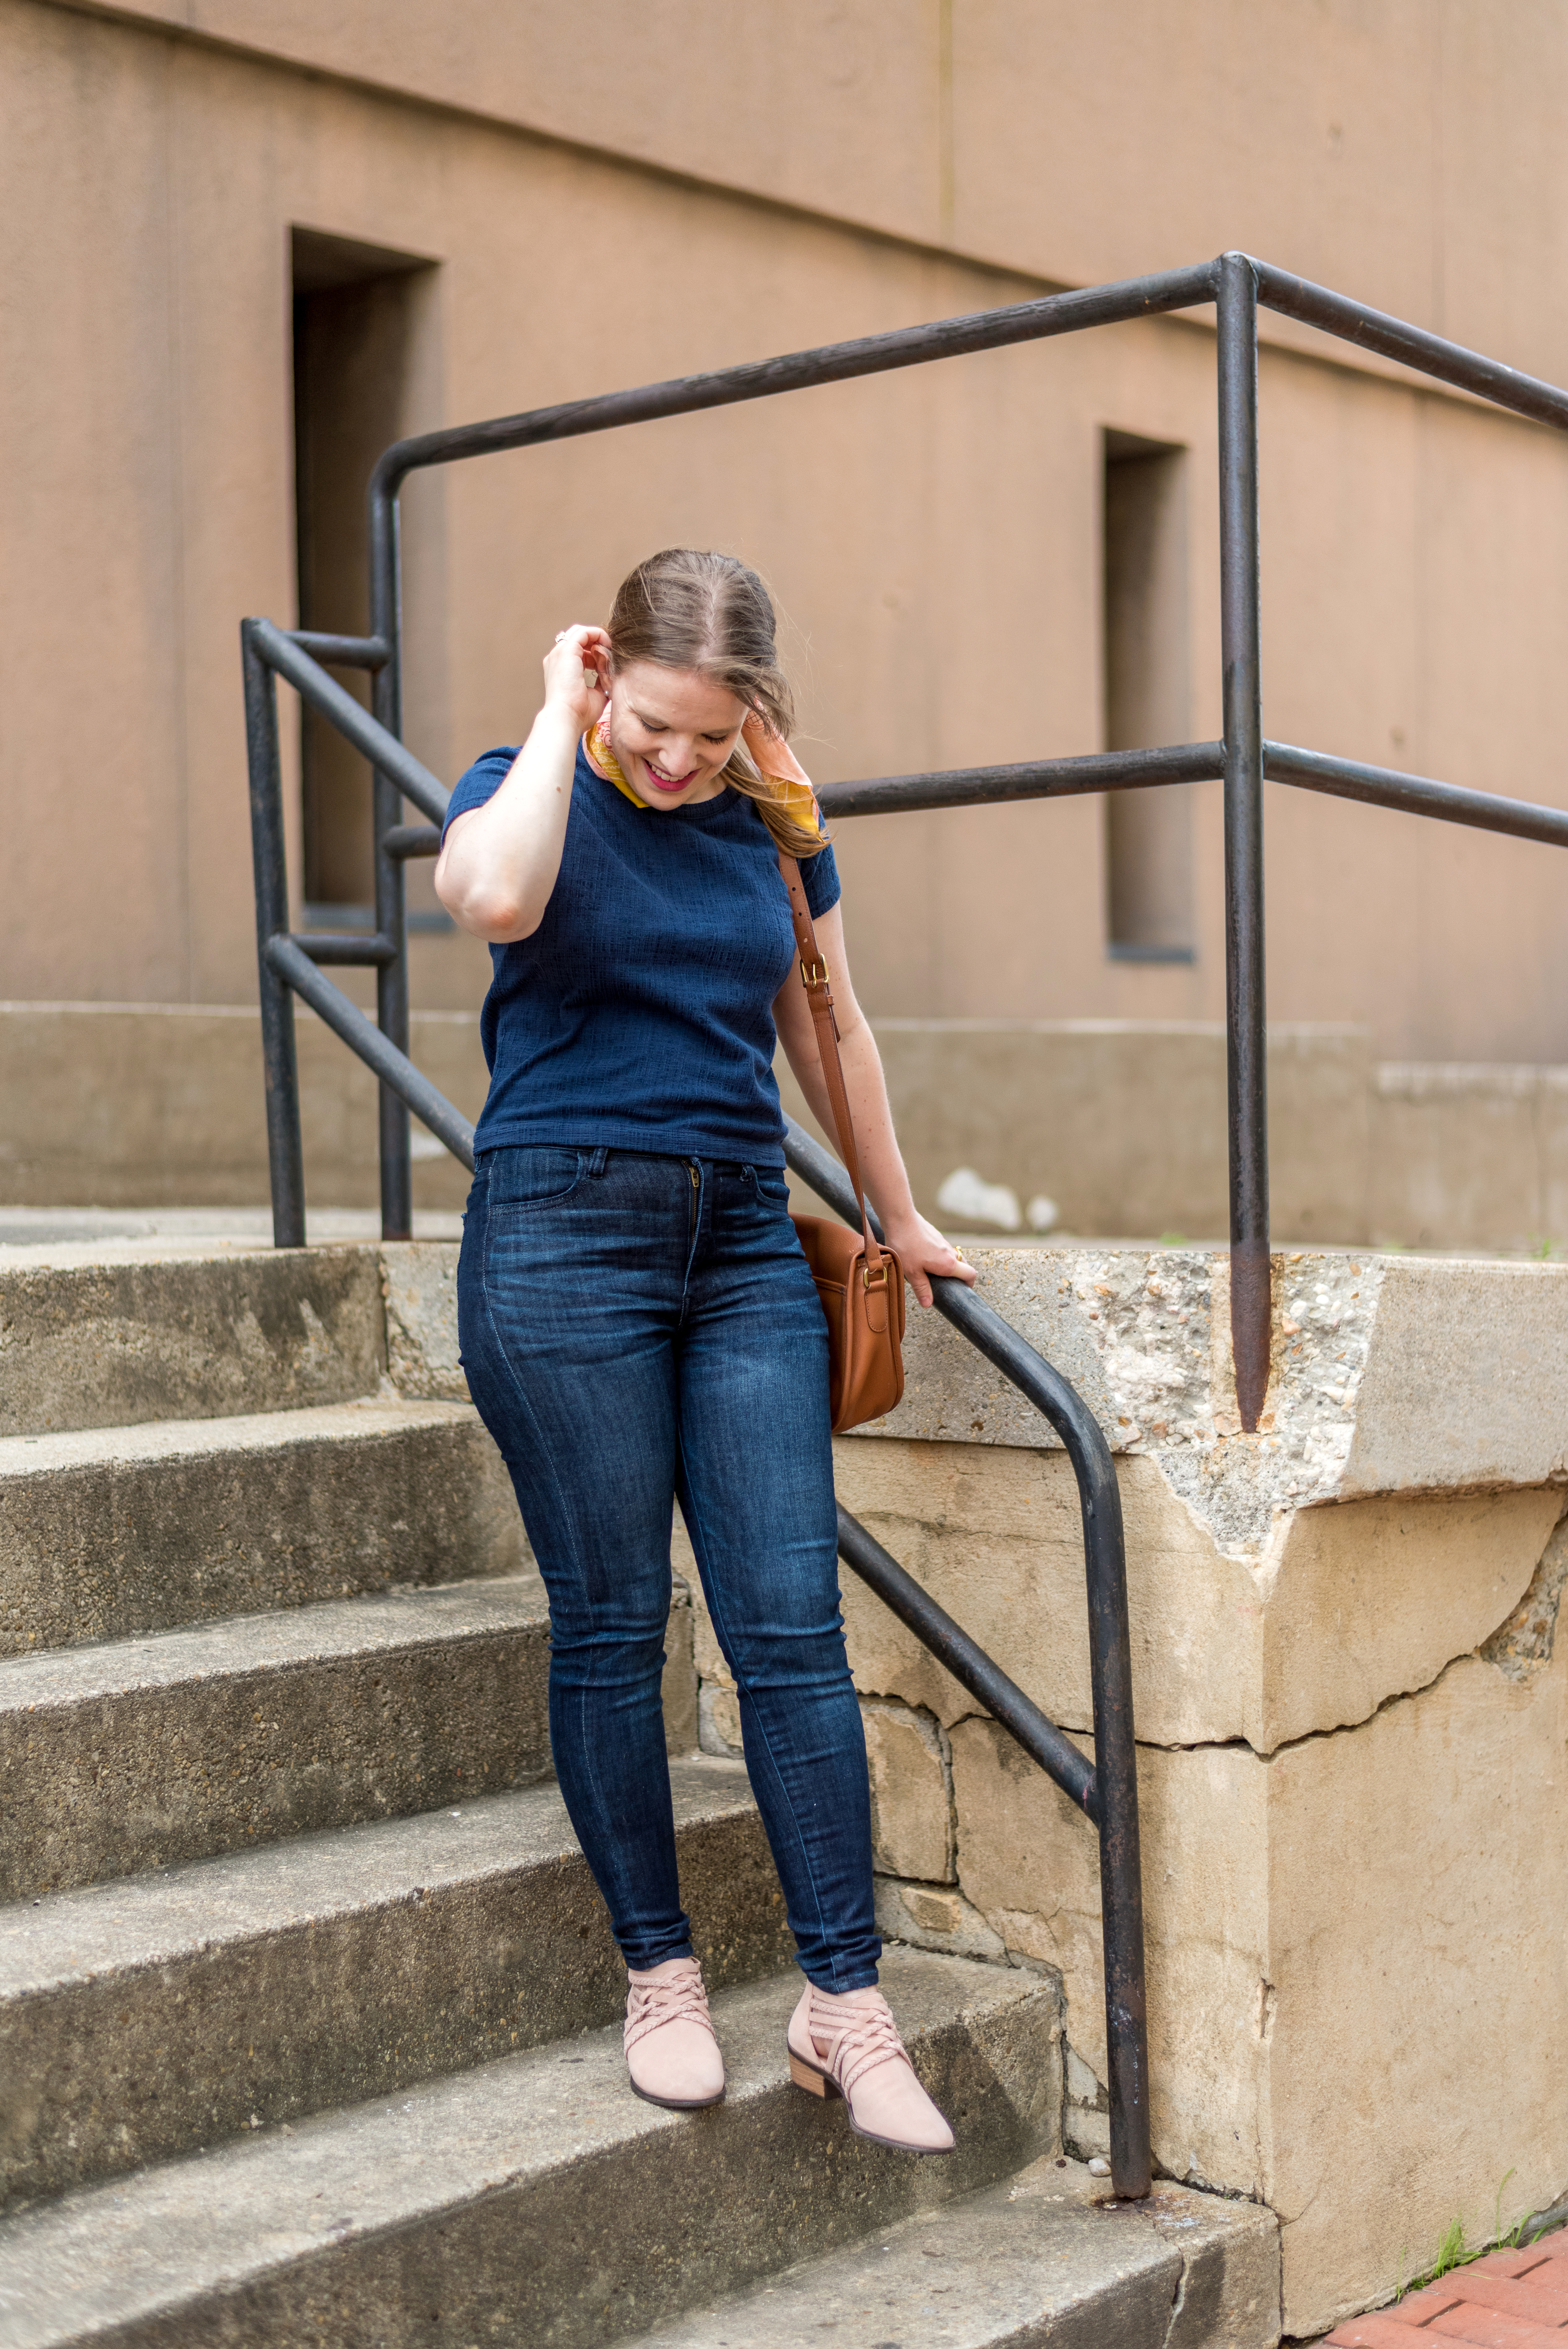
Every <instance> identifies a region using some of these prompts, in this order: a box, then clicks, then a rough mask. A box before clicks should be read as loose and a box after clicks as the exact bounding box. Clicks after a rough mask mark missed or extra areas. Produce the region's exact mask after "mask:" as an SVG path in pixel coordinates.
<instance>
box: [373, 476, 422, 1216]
mask: <svg viewBox="0 0 1568 2349" xmlns="http://www.w3.org/2000/svg"><path fill="white" fill-rule="evenodd" d="M368 508H369V543H370V632H371V634H372V636H379V637H380V639H381V641H382V643H383V644H384V645H385V646H386V647H387V659H386V661H385V662H384V663H383V665H382V666H381V667H380V668H378V669H377V671H376V673H375V676H374V678H372V680H371V688H370V695H371V701H370V706H371V709H372V711H373V713H374V715H375V716H376V718H377V719H378V720H379V722H380V723H381V724H382V725H383V726H385V727H386V729H387V732H388V733H389V734H396V735H397V737H398V739H399V740H401V738H402V732H403V683H402V678H403V636H402V619H403V615H402V610H401V602H402V598H401V596H400V595H399V592H398V576H397V568H398V566H397V488H396V486H395V485H394V486H391V487H388V486H387V485H385V484H384V483H383V481H382V479H381V474H380V470H379V468H377V471H375V472H373V473H372V475H371V478H370V489H369V495H368ZM371 792H372V810H373V816H374V827H373V828H374V836H375V854H376V927H377V930H378V931H379V932H380V934H381V936H383V937H388V938H392V939H394V940H395V941H396V943H397V955H396V957H394V959H393V960H392V961H391V962H388V963H385V964H383V965H382V967H381V968H380V969H378V970H377V974H376V1019H377V1026H378V1027H379V1029H380V1030H381V1032H382V1034H383V1035H384V1036H385V1037H386V1038H387V1042H388V1043H390V1044H395V1045H396V1046H397V1050H398V1051H399V1052H401V1053H403V1054H404V1055H405V1056H407V1050H408V911H407V880H406V875H405V872H404V866H403V862H402V859H401V858H400V857H397V856H394V855H392V854H390V853H389V851H388V849H387V833H389V832H391V831H392V830H393V829H394V828H395V827H396V826H397V825H398V824H400V823H402V821H403V795H402V793H401V792H400V791H399V790H398V788H397V784H396V783H395V782H393V781H392V780H391V778H390V777H389V776H388V775H386V774H384V773H383V772H382V771H381V769H380V768H379V767H377V769H376V770H375V776H374V781H373V783H372V786H371ZM379 1125H380V1143H381V1237H382V1238H383V1239H384V1240H406V1239H411V1238H412V1237H413V1234H414V1176H413V1165H412V1161H411V1155H410V1151H409V1137H408V1105H407V1102H405V1101H404V1100H402V1098H401V1097H400V1096H399V1095H398V1094H397V1093H396V1092H393V1090H392V1088H391V1086H390V1085H388V1084H386V1083H383V1084H382V1086H381V1088H380V1103H379Z"/></svg>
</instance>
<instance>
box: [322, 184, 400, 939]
mask: <svg viewBox="0 0 1568 2349" xmlns="http://www.w3.org/2000/svg"><path fill="white" fill-rule="evenodd" d="M429 267H430V264H428V262H424V261H420V260H416V259H415V258H414V257H413V256H412V255H410V254H400V253H392V252H387V251H386V250H385V249H383V248H382V247H380V246H378V245H367V244H358V243H352V242H350V241H349V240H348V239H346V238H344V237H334V236H322V235H318V234H317V233H315V232H314V231H311V230H306V229H297V228H296V229H295V230H294V520H295V544H296V548H297V554H298V564H299V605H298V609H299V625H300V626H301V627H302V628H320V629H325V630H329V631H331V632H332V633H333V634H335V635H339V636H363V635H365V634H366V631H367V630H368V628H369V625H370V613H369V603H368V585H367V574H366V558H367V545H366V519H365V493H366V485H367V483H368V481H369V479H370V469H371V467H372V466H373V465H374V464H375V462H376V460H377V457H378V456H379V455H380V454H381V451H382V450H383V449H385V448H386V447H387V444H388V443H389V442H390V441H393V440H397V439H398V438H399V437H400V436H401V435H402V434H403V433H404V432H406V431H407V430H408V429H411V428H410V421H409V412H408V411H409V396H410V388H411V385H412V382H413V378H414V371H415V363H416V346H417V340H418V334H419V331H420V327H421V324H422V320H423V317H424V316H425V314H426V309H427V305H425V304H424V303H423V302H422V301H421V300H420V295H421V292H422V290H423V289H422V281H425V280H427V279H428V274H429ZM336 675H337V678H338V681H339V683H340V684H342V685H344V686H346V688H348V690H349V691H350V692H351V693H353V694H354V695H356V698H358V699H359V700H361V701H365V702H368V700H369V688H368V680H367V678H366V673H365V671H364V670H362V669H341V670H339V671H337V672H336ZM300 771H301V781H302V786H303V791H304V895H305V901H306V907H307V913H306V919H307V921H308V920H309V919H310V917H311V909H314V908H315V907H317V906H320V907H323V908H330V909H331V912H330V914H329V915H328V916H326V918H327V919H328V920H329V921H330V922H331V924H332V926H339V925H344V926H347V925H350V924H352V923H353V921H354V920H355V918H356V916H357V917H358V919H359V920H361V921H362V922H366V923H367V921H368V908H369V906H370V905H371V902H372V899H373V897H374V895H375V885H374V875H373V872H372V864H371V817H370V781H369V775H368V772H367V770H366V765H365V761H364V760H363V759H362V758H361V757H360V756H359V754H358V753H357V751H355V750H350V748H349V746H348V744H347V743H346V741H345V740H344V739H343V737H342V736H341V734H339V733H338V732H337V731H336V730H335V728H333V727H331V726H329V725H328V724H327V723H326V721H325V719H322V718H319V717H318V716H317V715H316V714H315V711H314V710H312V709H304V710H302V716H301V738H300Z"/></svg>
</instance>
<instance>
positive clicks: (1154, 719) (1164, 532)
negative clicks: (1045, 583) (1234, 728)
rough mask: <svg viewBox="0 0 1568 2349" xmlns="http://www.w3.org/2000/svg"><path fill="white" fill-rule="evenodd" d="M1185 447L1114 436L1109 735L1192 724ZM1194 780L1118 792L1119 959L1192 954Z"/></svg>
mask: <svg viewBox="0 0 1568 2349" xmlns="http://www.w3.org/2000/svg"><path fill="white" fill-rule="evenodd" d="M1187 570H1188V564H1187V470H1186V451H1185V450H1181V449H1174V448H1171V447H1168V446H1166V445H1165V444H1163V443H1161V442H1159V441H1151V440H1138V439H1135V438H1134V437H1133V436H1132V435H1131V434H1130V433H1124V432H1107V434H1106V436H1105V627H1104V644H1105V742H1106V748H1107V750H1150V749H1155V748H1158V747H1159V746H1160V745H1161V744H1162V743H1166V742H1185V741H1187V740H1189V739H1190V734H1191V701H1190V662H1189V657H1188V634H1187ZM1191 792H1192V787H1191V784H1190V783H1162V784H1159V785H1157V786H1154V787H1152V788H1150V790H1147V791H1136V792H1107V794H1106V801H1105V816H1106V859H1105V864H1106V890H1107V906H1106V915H1107V935H1108V938H1109V951H1110V955H1111V957H1112V959H1113V960H1114V961H1118V962H1191V960H1192V955H1193V922H1192V798H1191Z"/></svg>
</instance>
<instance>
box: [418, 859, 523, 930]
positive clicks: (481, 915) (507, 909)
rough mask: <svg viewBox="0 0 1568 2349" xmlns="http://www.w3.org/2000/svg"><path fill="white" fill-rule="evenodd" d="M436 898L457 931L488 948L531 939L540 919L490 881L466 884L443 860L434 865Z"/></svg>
mask: <svg viewBox="0 0 1568 2349" xmlns="http://www.w3.org/2000/svg"><path fill="white" fill-rule="evenodd" d="M435 877H436V895H437V896H438V898H439V899H440V901H441V903H442V905H444V906H445V907H446V909H447V911H448V913H449V914H450V916H451V917H452V919H453V921H454V922H456V924H457V926H458V927H459V930H467V931H468V933H469V936H470V937H476V938H483V939H484V940H485V942H486V944H487V945H489V946H508V945H511V943H512V942H513V941H515V940H516V939H519V938H526V937H531V936H532V935H533V933H534V931H535V930H536V929H537V928H538V927H539V916H538V915H537V914H536V913H535V912H534V911H533V909H532V908H531V906H529V905H524V904H523V902H522V900H521V897H520V896H518V895H517V894H516V893H515V892H514V891H511V890H509V889H498V888H497V887H496V886H495V885H494V883H493V882H486V881H483V880H479V879H475V880H473V881H470V882H467V883H465V881H464V880H463V879H462V878H461V877H460V876H459V874H455V873H452V872H449V870H448V869H447V866H446V859H445V857H442V858H441V860H440V862H439V863H438V864H437V866H436V876H435Z"/></svg>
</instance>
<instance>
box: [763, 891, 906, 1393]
mask: <svg viewBox="0 0 1568 2349" xmlns="http://www.w3.org/2000/svg"><path fill="white" fill-rule="evenodd" d="M779 872H780V873H781V874H783V876H784V886H785V888H786V889H787V890H788V891H789V916H790V919H791V920H792V921H793V923H794V925H795V944H796V947H797V948H798V949H799V957H800V980H801V984H802V986H803V987H804V988H805V989H806V1000H807V1002H808V1003H809V1004H810V1007H811V1020H812V1024H813V1026H814V1028H815V1030H816V1033H817V1052H818V1056H819V1058H820V1061H821V1063H822V1081H823V1082H824V1083H825V1084H826V1086H827V1088H828V1099H829V1101H830V1102H831V1103H832V1108H833V1123H834V1125H835V1126H836V1127H837V1128H838V1134H839V1152H840V1154H841V1157H842V1159H843V1162H844V1165H845V1168H846V1170H847V1171H848V1174H849V1177H850V1180H851V1183H852V1184H853V1185H854V1186H855V1197H856V1200H857V1201H858V1203H859V1206H860V1210H861V1228H860V1230H859V1232H853V1231H851V1229H850V1227H849V1226H848V1225H847V1224H841V1223H835V1222H832V1221H830V1220H829V1219H828V1218H827V1217H826V1216H792V1217H791V1219H790V1220H791V1221H792V1222H793V1224H794V1226H795V1229H796V1231H797V1232H798V1233H799V1237H800V1246H801V1247H802V1248H803V1249H804V1250H805V1253H806V1261H807V1263H808V1264H809V1265H810V1268H811V1278H812V1279H813V1280H814V1281H815V1282H816V1284H817V1295H818V1297H819V1299H820V1300H821V1307H822V1312H823V1315H824V1316H825V1318H826V1320H827V1324H828V1358H829V1366H830V1367H829V1387H828V1395H829V1402H830V1408H831V1411H832V1419H833V1433H834V1434H835V1435H841V1434H842V1433H843V1431H844V1429H845V1428H847V1427H859V1426H860V1425H861V1422H862V1421H864V1420H868V1419H880V1418H881V1417H882V1413H883V1412H886V1411H892V1408H893V1406H894V1404H895V1403H896V1402H898V1401H899V1399H900V1398H901V1396H902V1395H903V1266H902V1265H901V1264H900V1263H899V1260H898V1258H897V1257H896V1256H895V1255H894V1254H893V1252H892V1248H890V1247H883V1246H882V1243H881V1241H879V1239H878V1238H877V1236H876V1234H875V1232H873V1231H872V1219H871V1216H869V1214H868V1213H867V1211H866V1195H865V1190H864V1186H863V1185H862V1184H861V1161H860V1154H859V1152H858V1151H857V1150H856V1148H855V1129H854V1126H853V1123H851V1117H850V1097H849V1094H848V1092H846V1091H845V1089H844V1071H843V1065H842V1063H841V1061H840V1059H839V1023H838V1021H837V1020H836V1019H834V1017H833V998H832V991H831V989H830V987H829V984H828V966H827V964H826V963H825V962H824V961H823V960H822V957H821V956H820V954H819V953H818V951H817V934H816V932H815V931H814V930H813V928H812V927H811V908H810V905H808V904H807V903H806V891H805V887H804V885H803V884H802V882H801V879H800V867H799V864H797V863H796V861H795V859H794V858H793V857H792V856H786V855H785V854H784V852H783V850H782V849H780V850H779Z"/></svg>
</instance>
